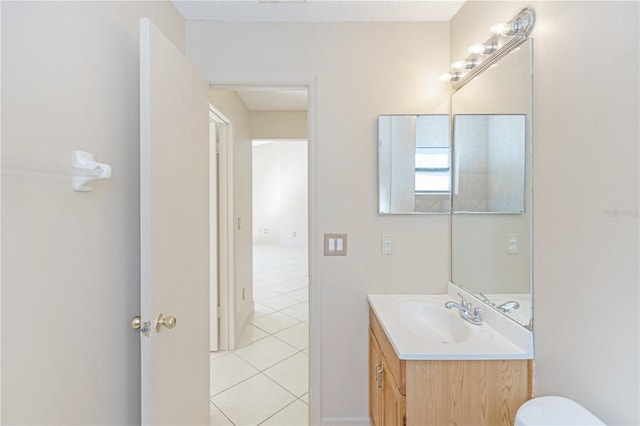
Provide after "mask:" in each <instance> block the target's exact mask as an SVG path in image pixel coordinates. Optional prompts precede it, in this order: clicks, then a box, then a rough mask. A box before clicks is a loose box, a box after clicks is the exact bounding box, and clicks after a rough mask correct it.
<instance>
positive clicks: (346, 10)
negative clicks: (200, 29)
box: [173, 0, 464, 22]
mask: <svg viewBox="0 0 640 426" xmlns="http://www.w3.org/2000/svg"><path fill="white" fill-rule="evenodd" d="M463 3H464V1H458V0H449V1H447V0H445V1H435V0H408V1H407V0H395V1H394V0H386V1H382V0H380V1H375V0H374V1H369V0H353V1H350V0H342V1H335V0H333V1H332V0H307V1H282V0H280V1H274V0H271V1H260V0H234V1H229V0H206V1H203V0H173V4H174V5H175V7H176V9H178V12H180V14H181V15H182V16H183V17H184V18H185V19H191V20H207V21H219V22H416V21H417V22H424V21H449V20H450V19H451V18H452V17H453V15H455V14H456V12H457V11H458V9H460V7H461V6H462V4H463Z"/></svg>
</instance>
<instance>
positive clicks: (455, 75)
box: [438, 72, 464, 81]
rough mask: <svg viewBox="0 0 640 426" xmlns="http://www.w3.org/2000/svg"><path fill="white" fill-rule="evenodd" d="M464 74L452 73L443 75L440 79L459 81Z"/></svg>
mask: <svg viewBox="0 0 640 426" xmlns="http://www.w3.org/2000/svg"><path fill="white" fill-rule="evenodd" d="M463 75H464V74H462V73H459V72H450V73H447V74H442V75H441V76H440V77H438V79H440V80H442V81H458V80H460V79H461V78H462V76H463Z"/></svg>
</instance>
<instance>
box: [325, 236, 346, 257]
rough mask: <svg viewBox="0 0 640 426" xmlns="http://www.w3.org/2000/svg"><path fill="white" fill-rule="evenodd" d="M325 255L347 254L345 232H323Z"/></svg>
mask: <svg viewBox="0 0 640 426" xmlns="http://www.w3.org/2000/svg"><path fill="white" fill-rule="evenodd" d="M324 255H325V256H346V255H347V234H324Z"/></svg>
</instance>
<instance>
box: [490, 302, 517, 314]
mask: <svg viewBox="0 0 640 426" xmlns="http://www.w3.org/2000/svg"><path fill="white" fill-rule="evenodd" d="M519 307H520V304H519V303H518V302H516V301H515V300H509V301H508V302H504V303H503V304H501V305H498V306H496V309H498V310H500V311H502V312H506V313H509V312H511V310H512V309H518V308H519Z"/></svg>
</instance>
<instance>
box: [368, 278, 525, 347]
mask: <svg viewBox="0 0 640 426" xmlns="http://www.w3.org/2000/svg"><path fill="white" fill-rule="evenodd" d="M457 291H459V289H454V294H455V292H457ZM450 292H451V290H450ZM368 299H369V305H370V306H371V308H372V310H373V312H374V314H375V315H376V317H377V319H378V321H379V322H380V324H381V326H382V328H383V329H384V331H385V332H386V334H387V337H388V338H389V341H390V342H391V344H392V345H393V348H394V349H395V351H396V353H397V355H398V357H399V358H400V359H403V360H427V359H430V360H480V359H533V334H532V333H531V332H530V331H529V330H527V329H525V328H524V327H521V326H520V325H518V324H516V323H515V322H513V321H512V320H510V319H509V318H506V317H504V318H500V316H501V315H500V314H499V313H497V312H487V314H486V315H484V314H483V324H482V325H473V324H470V323H468V322H466V321H465V320H464V319H462V318H460V317H459V316H458V313H457V310H456V309H451V310H447V309H446V308H445V307H444V304H445V302H446V301H448V300H454V301H455V302H458V303H459V302H460V297H458V296H455V297H451V296H449V295H447V294H440V295H426V294H410V295H407V294H404V295H389V294H370V295H369V297H368ZM421 307H422V308H424V307H428V309H432V311H431V312H434V313H435V314H437V316H438V318H439V320H440V321H444V323H446V324H450V325H453V326H454V328H455V329H456V330H457V331H459V332H460V333H458V334H457V335H458V336H464V337H458V338H456V336H454V334H455V333H453V334H452V333H450V334H449V335H447V333H444V334H443V333H440V332H439V330H438V329H437V326H436V328H433V327H432V321H430V320H429V319H428V318H427V317H428V316H429V313H425V314H424V316H423V317H419V316H416V315H422V312H427V310H425V309H420V308H421ZM438 307H441V308H442V312H440V311H439V309H438ZM414 308H415V309H414ZM433 309H435V310H433ZM409 311H411V312H420V313H419V314H412V313H408V312H409ZM487 311H490V310H487ZM448 315H453V316H454V317H449V316H448ZM457 320H459V321H460V322H461V323H457V322H455V321H457ZM513 327H518V328H520V330H519V329H515V328H513ZM498 330H500V331H498ZM507 336H508V337H507ZM456 339H457V340H456Z"/></svg>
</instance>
